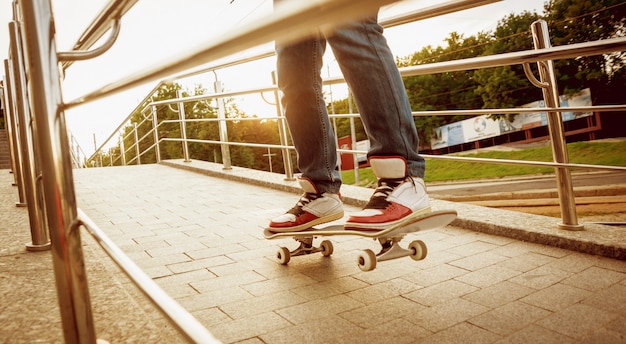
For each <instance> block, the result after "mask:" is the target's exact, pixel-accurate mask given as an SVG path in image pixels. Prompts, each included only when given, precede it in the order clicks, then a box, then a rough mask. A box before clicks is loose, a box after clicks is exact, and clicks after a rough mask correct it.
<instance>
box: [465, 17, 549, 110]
mask: <svg viewBox="0 0 626 344" xmlns="http://www.w3.org/2000/svg"><path fill="white" fill-rule="evenodd" d="M538 19H539V15H538V14H537V13H535V12H532V13H531V12H529V11H524V12H522V13H521V14H519V15H515V14H509V15H508V16H507V17H505V18H503V19H502V20H500V21H498V25H497V27H496V29H495V31H494V33H493V39H492V41H491V43H490V44H488V45H487V46H486V49H485V51H484V52H483V54H482V55H485V56H486V55H495V54H502V53H508V52H514V51H522V50H530V49H533V40H532V34H531V31H530V26H531V24H532V23H533V22H534V21H536V20H538ZM474 78H475V80H476V82H477V84H478V86H477V87H476V89H475V90H474V94H476V95H478V96H480V97H481V98H482V101H483V104H482V107H483V108H496V109H497V108H512V107H516V106H520V105H523V104H527V103H530V102H533V101H535V100H537V99H540V98H541V96H542V93H541V90H540V89H538V88H536V87H535V86H533V85H532V84H531V83H530V81H528V78H527V77H526V74H525V73H524V70H523V67H522V66H521V65H513V66H502V67H496V68H488V69H479V70H477V71H476V72H475V73H474ZM492 117H500V116H498V115H495V116H492Z"/></svg>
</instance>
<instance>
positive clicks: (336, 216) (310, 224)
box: [267, 211, 344, 233]
mask: <svg viewBox="0 0 626 344" xmlns="http://www.w3.org/2000/svg"><path fill="white" fill-rule="evenodd" d="M343 215H344V213H343V211H342V212H341V213H337V214H332V215H328V216H324V217H320V218H317V219H315V220H313V221H309V222H307V223H303V224H301V225H297V226H293V227H280V228H278V227H268V228H267V229H268V230H270V231H271V232H273V233H289V232H302V231H305V230H307V229H310V228H311V227H314V226H317V225H321V224H324V223H328V222H331V221H335V220H339V219H341V218H342V217H343Z"/></svg>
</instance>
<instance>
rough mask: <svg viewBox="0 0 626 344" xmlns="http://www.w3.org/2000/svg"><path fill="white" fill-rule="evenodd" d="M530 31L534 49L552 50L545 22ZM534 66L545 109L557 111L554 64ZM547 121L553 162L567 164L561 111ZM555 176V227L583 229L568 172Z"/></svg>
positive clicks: (559, 169)
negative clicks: (557, 209) (558, 207)
mask: <svg viewBox="0 0 626 344" xmlns="http://www.w3.org/2000/svg"><path fill="white" fill-rule="evenodd" d="M531 30H532V34H533V42H534V45H535V49H544V48H550V47H551V44H550V36H549V33H548V24H547V23H546V22H545V21H544V20H538V21H535V22H534V23H532V25H531ZM537 66H538V68H539V75H540V77H541V81H542V82H543V83H546V87H542V88H541V90H542V92H543V98H544V101H545V103H546V107H549V108H558V107H559V106H560V102H559V89H558V87H557V84H556V76H555V73H554V63H553V61H552V60H545V61H539V62H537ZM547 119H548V132H549V135H550V142H551V146H552V156H553V159H554V161H555V162H557V163H564V164H565V163H567V162H568V156H567V144H566V139H565V130H564V128H563V116H562V115H561V112H557V111H549V112H548V113H547ZM555 174H556V182H557V191H558V195H559V201H560V202H559V203H560V205H561V220H562V223H559V224H558V227H559V228H561V229H568V230H583V229H584V226H582V225H580V224H578V219H577V216H576V201H575V200H574V188H573V186H572V176H571V173H570V170H569V169H568V168H564V167H556V168H555Z"/></svg>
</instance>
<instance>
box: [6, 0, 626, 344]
mask: <svg viewBox="0 0 626 344" xmlns="http://www.w3.org/2000/svg"><path fill="white" fill-rule="evenodd" d="M391 2H393V1H391V0H386V1H384V0H378V1H367V2H362V1H361V2H357V1H350V0H332V1H331V0H315V1H313V0H312V1H308V2H306V4H302V3H300V4H294V6H287V7H284V8H282V9H280V10H277V11H275V12H274V14H273V15H272V16H270V17H268V18H265V19H264V20H260V21H258V22H255V23H253V24H251V25H248V26H244V27H242V28H240V29H239V30H235V31H233V32H230V33H229V34H227V35H224V36H223V37H222V38H221V39H220V40H218V41H215V42H211V43H210V44H207V45H205V46H203V47H201V48H199V49H198V50H196V51H193V52H190V53H188V54H186V55H182V56H181V57H180V58H179V59H177V60H174V61H169V62H168V63H166V64H165V65H160V66H155V67H154V68H151V69H149V70H147V71H145V72H142V73H139V74H136V75H132V76H129V77H127V78H124V79H122V80H119V81H117V82H115V83H112V84H109V85H105V86H103V87H101V88H99V89H98V90H96V91H93V92H91V93H88V94H85V95H84V96H82V97H80V98H78V99H74V100H71V101H68V102H63V101H62V98H61V87H60V80H61V75H62V74H63V72H64V70H65V69H66V68H69V67H71V65H72V63H73V61H77V60H83V59H89V58H93V57H95V56H98V55H99V54H101V53H103V52H104V51H106V50H107V49H108V48H110V47H111V46H112V45H113V44H114V43H115V40H116V37H117V34H118V33H119V30H120V19H121V18H122V17H123V15H124V14H125V13H126V12H127V11H128V10H129V9H130V8H131V7H132V6H133V5H134V4H135V3H136V0H134V1H133V0H128V1H124V0H111V1H110V2H109V3H108V5H107V6H106V7H105V8H104V9H103V10H102V11H101V13H100V14H99V15H98V16H97V17H96V19H94V20H93V21H92V23H91V24H90V26H89V27H88V28H87V29H86V30H85V32H84V33H83V34H82V35H81V36H80V38H79V39H78V41H77V43H76V44H75V46H74V48H73V50H72V51H70V52H59V51H57V48H56V46H55V41H54V39H52V38H54V28H53V27H51V25H50V23H53V22H54V21H53V13H52V9H51V6H50V3H49V1H46V0H14V1H13V19H14V20H13V21H12V22H11V23H9V27H10V34H11V46H10V51H9V56H8V58H7V59H6V60H4V71H5V79H4V80H3V84H2V92H1V93H0V94H2V96H3V104H5V114H6V119H7V120H6V123H7V129H8V131H9V134H10V135H9V137H10V140H9V141H10V147H11V148H10V149H11V153H12V154H11V156H12V170H13V172H14V175H15V179H16V184H17V185H18V190H19V198H20V203H19V204H21V205H24V206H27V207H28V210H29V220H30V228H31V237H32V243H30V244H28V245H27V249H29V250H45V249H51V251H52V258H53V268H54V272H55V279H56V284H57V291H58V296H59V303H60V309H61V317H62V323H63V333H64V336H65V341H66V342H71V343H78V342H80V343H95V342H96V341H97V340H96V337H97V336H96V333H95V329H94V321H93V314H92V311H91V305H90V299H89V290H88V283H87V279H86V274H85V271H84V265H85V264H84V261H83V259H84V258H83V253H82V248H81V239H80V229H81V228H84V229H86V231H87V232H88V233H89V234H91V235H92V236H93V237H94V238H95V239H96V240H97V242H98V243H99V244H100V245H101V246H102V247H103V249H104V250H105V252H107V254H108V255H109V256H110V257H111V258H112V259H113V260H114V261H115V262H116V263H117V264H118V265H119V266H120V267H121V268H122V270H123V271H124V272H125V273H126V274H127V275H128V276H129V277H130V278H131V280H133V281H134V282H135V284H136V285H137V286H138V287H139V288H140V289H141V290H142V291H143V292H144V293H145V294H146V295H147V296H148V297H149V299H150V300H151V301H152V302H153V303H154V304H155V305H156V306H157V308H158V309H159V310H161V311H162V312H163V314H164V315H165V316H166V317H167V318H168V319H169V320H170V321H171V322H172V324H173V325H174V326H175V327H176V328H177V329H179V330H180V332H181V333H182V334H183V336H184V337H185V338H186V339H187V340H189V341H190V342H216V341H217V340H216V339H215V338H214V337H213V336H212V335H211V334H210V333H209V331H207V330H206V329H205V328H204V327H203V326H202V325H201V324H200V323H199V322H198V321H197V320H195V319H194V318H193V317H192V316H191V315H190V314H189V313H188V312H187V311H185V310H184V309H183V308H181V307H180V306H179V305H178V304H176V302H174V301H173V300H172V299H171V298H169V297H168V296H167V295H165V294H164V293H163V291H162V290H161V289H160V288H159V287H158V286H157V285H156V284H155V283H154V282H153V281H152V280H151V279H150V278H149V277H148V276H146V275H145V274H144V273H143V272H142V271H141V270H140V269H139V268H138V267H137V266H136V265H135V264H134V263H133V262H132V261H131V260H130V259H128V257H127V256H126V255H125V254H124V253H123V252H122V251H121V250H119V248H117V247H116V246H115V245H114V244H113V243H112V242H111V241H110V240H109V239H108V238H107V237H106V235H105V234H104V233H103V232H102V231H101V230H100V229H99V228H98V226H97V225H96V224H95V223H93V221H91V220H90V219H89V218H88V217H87V215H86V214H84V213H83V212H82V211H80V209H78V208H77V205H76V201H75V191H74V185H73V175H72V168H73V167H81V166H83V164H84V162H85V161H89V160H91V161H98V163H99V164H101V160H100V157H101V156H102V154H103V153H102V152H101V151H102V150H103V149H104V147H105V146H107V145H110V143H111V142H113V141H114V140H121V141H120V142H121V143H122V144H120V155H119V157H118V159H120V161H121V164H128V163H136V164H140V163H141V156H142V155H143V154H146V152H147V151H150V150H152V151H154V153H155V156H156V157H157V161H159V160H160V148H159V145H160V144H161V143H162V142H166V141H177V142H180V143H181V145H182V146H183V147H184V149H183V151H184V158H185V159H186V160H189V153H188V144H189V143H191V142H194V143H202V144H214V145H219V146H220V147H221V153H222V156H223V162H224V167H225V168H229V167H230V164H231V162H230V159H229V150H228V148H229V147H230V146H233V145H246V146H253V147H262V148H273V149H280V150H282V152H283V160H284V166H285V171H286V178H292V177H293V175H292V174H293V171H292V170H291V161H290V159H289V156H290V153H289V150H292V149H293V147H291V146H289V145H288V144H287V142H288V132H287V130H286V125H285V123H284V117H283V116H282V110H281V109H280V106H279V105H277V114H276V116H275V117H274V118H273V119H275V120H277V123H278V127H277V130H279V132H280V134H279V137H280V139H281V144H280V145H267V144H254V143H242V142H231V141H229V140H228V132H227V130H226V128H227V127H226V122H227V121H229V120H233V119H229V118H226V116H225V114H224V113H223V109H220V108H219V107H218V118H217V119H214V121H217V122H218V123H219V128H220V140H215V141H209V140H199V139H197V138H193V137H191V138H190V137H187V136H186V132H185V129H184V128H185V127H186V125H185V123H189V122H192V121H200V120H192V119H188V118H185V114H184V111H180V110H179V115H180V118H179V119H178V120H176V121H164V120H161V121H159V120H158V118H157V116H156V111H155V108H156V107H157V106H160V105H166V104H176V105H178V106H179V109H184V107H183V106H182V105H183V104H184V103H186V102H197V101H201V100H205V99H217V100H220V99H224V98H228V97H232V96H236V95H244V94H253V93H267V92H271V93H273V95H274V97H275V101H276V104H280V102H279V101H278V96H279V94H278V89H277V88H276V86H275V85H271V86H268V87H265V88H256V89H253V90H241V91H236V92H224V91H223V90H221V88H219V85H220V83H219V81H217V82H216V85H217V88H216V90H215V93H213V94H211V95H207V96H202V97H186V98H183V97H182V96H181V95H180V94H179V96H178V97H177V98H176V99H171V100H167V101H159V102H149V97H150V96H151V94H149V95H148V96H147V97H146V99H144V101H142V102H140V104H145V103H148V105H147V106H145V107H143V105H141V107H138V108H137V109H134V110H133V111H132V112H131V114H132V113H134V112H136V111H145V112H144V113H145V114H147V115H146V116H145V119H144V121H143V122H141V123H132V124H130V115H129V117H128V118H127V119H126V120H125V121H123V122H122V123H121V124H120V126H119V127H118V128H117V129H116V130H115V131H114V132H113V133H112V134H111V136H110V137H109V138H108V139H107V140H106V141H105V142H104V143H103V144H102V145H101V146H100V147H99V148H98V150H97V152H96V154H95V155H94V156H92V157H90V158H88V159H87V158H85V157H84V154H83V153H82V151H81V150H80V148H79V147H77V145H76V144H75V141H74V140H73V139H72V137H71V135H69V134H68V131H67V127H66V123H65V118H64V111H65V110H67V109H69V108H72V107H76V106H80V105H81V104H84V103H87V102H91V101H94V100H96V99H100V98H103V97H107V96H112V95H114V94H116V93H119V92H122V91H125V90H128V89H129V88H132V87H134V86H136V85H139V84H143V83H146V82H155V81H159V80H164V79H165V78H167V79H168V80H172V77H173V76H174V79H175V78H181V77H186V76H189V75H191V74H193V73H204V72H213V71H216V70H219V69H221V68H225V67H227V66H234V65H238V64H242V63H247V62H250V61H253V60H257V59H261V58H265V57H268V56H271V55H272V54H273V53H272V52H266V53H261V54H258V55H255V56H251V57H248V58H245V59H233V60H231V61H230V62H228V63H226V64H215V65H213V66H211V67H209V68H208V69H205V70H202V71H200V72H192V73H188V72H187V71H188V70H189V69H191V68H192V67H195V66H198V65H200V64H207V63H212V62H213V61H217V60H218V59H222V58H226V57H229V56H231V55H232V54H234V53H237V52H239V51H243V50H245V49H248V48H251V47H255V46H257V45H259V44H262V43H267V42H270V41H272V40H273V39H274V38H275V37H281V39H284V40H286V41H296V40H297V39H300V38H302V37H304V36H305V35H307V33H308V31H309V28H310V27H331V26H333V25H337V24H339V23H341V22H343V21H348V20H351V19H354V18H357V17H359V16H362V15H364V14H367V13H371V12H372V11H374V10H375V9H377V8H378V7H379V6H382V5H385V4H388V3H391ZM489 2H494V1H491V0H488V1H460V0H455V1H449V2H446V3H443V4H440V5H437V6H433V7H429V8H424V9H420V10H417V11H415V12H412V13H407V14H404V15H402V16H397V17H394V18H388V19H387V20H386V21H383V22H382V24H383V25H384V26H387V27H389V26H394V25H401V24H403V23H407V22H410V21H414V20H420V19H424V18H429V17H434V16H438V15H442V14H446V13H450V12H454V11H458V10H462V9H466V8H470V7H475V6H480V5H483V4H486V3H489ZM532 31H533V36H534V42H535V48H536V49H535V50H531V51H522V52H516V53H509V54H501V55H496V56H485V57H480V58H472V59H466V60H457V61H449V62H442V63H433V64H427V65H420V66H414V67H407V68H403V69H402V70H401V73H402V75H403V76H411V75H423V74H432V73H442V72H451V71H459V70H468V69H474V68H488V67H497V66H504V65H512V64H523V65H524V66H525V69H526V70H527V71H528V73H527V75H528V77H529V79H530V80H531V82H532V83H533V84H534V85H536V86H537V87H540V88H541V89H542V90H543V95H544V100H545V102H546V105H547V107H546V108H540V109H538V108H535V109H533V108H530V109H487V110H485V109H480V110H475V111H473V110H465V111H446V113H445V114H446V115H454V114H478V113H480V114H485V113H520V112H547V113H548V119H549V121H548V126H549V134H550V140H551V143H552V150H553V154H554V162H552V163H546V162H527V161H506V160H493V159H476V158H475V159H470V158H461V157H451V156H426V158H429V159H455V160H462V161H475V162H482V163H505V164H527V165H540V166H551V167H554V168H555V172H556V173H555V174H556V184H557V185H558V190H559V199H560V204H561V213H562V223H561V224H559V227H560V228H561V229H569V230H581V229H583V226H582V225H580V224H578V221H577V216H576V208H575V203H574V197H573V190H572V184H571V176H570V170H571V169H574V168H585V169H611V170H625V169H624V168H620V167H614V166H598V165H577V164H570V163H569V162H568V156H567V150H566V147H565V136H564V133H563V124H562V117H561V112H562V111H563V109H562V108H560V107H559V102H558V93H557V88H556V81H555V78H554V70H553V66H552V60H555V59H565V58H574V57H577V56H587V55H597V54H605V53H611V52H615V51H623V50H625V48H626V38H624V37H621V38H614V39H607V40H603V41H597V42H588V43H580V44H572V45H568V46H561V47H551V46H550V42H549V37H548V35H547V27H546V24H545V22H537V23H535V24H533V26H532ZM107 32H111V33H110V37H109V38H108V39H107V40H106V41H105V43H104V44H103V45H102V46H101V47H99V48H96V49H93V50H89V49H91V48H92V46H93V45H94V43H95V42H96V41H98V40H99V39H100V38H102V37H103V36H104V35H105V34H106V33H107ZM25 47H28V51H26V50H25ZM531 63H537V66H538V70H539V77H538V78H537V77H535V76H533V75H532V73H531V72H530V67H529V66H530V64H531ZM27 71H28V73H27ZM185 73H187V74H185ZM27 75H28V80H26V76H27ZM325 83H327V84H336V83H343V79H342V78H341V77H335V78H327V79H326V80H325ZM161 84H162V83H159V84H158V85H157V86H156V87H155V89H154V90H157V89H158V88H159V87H160V85H161ZM217 103H218V104H220V102H219V101H218V102H217ZM222 104H223V103H222ZM624 109H626V106H624V105H615V106H592V107H579V108H567V111H623V110H624ZM414 115H415V116H433V115H443V113H441V112H436V111H433V112H415V113H414ZM355 116H356V115H351V117H355ZM237 120H241V119H237ZM204 121H206V119H205V120H204ZM166 123H178V124H179V125H180V127H181V128H182V130H181V137H180V138H167V139H164V138H159V136H158V128H159V126H161V125H164V124H166ZM128 125H132V127H133V130H131V131H130V133H129V134H128V135H132V140H131V141H133V142H134V143H133V144H132V145H131V146H130V147H124V145H123V142H124V141H125V140H127V139H129V138H128V137H122V138H120V137H119V132H120V130H121V129H123V128H125V127H127V126H128ZM144 125H146V126H150V129H149V130H148V131H146V133H145V134H143V135H142V136H141V137H139V135H138V130H137V127H139V126H144ZM143 140H152V143H151V144H149V145H148V148H147V149H146V150H142V151H140V150H139V143H140V142H142V141H143ZM131 152H132V154H130V153H131ZM340 152H342V153H352V154H356V153H364V152H360V151H356V150H340ZM127 153H128V154H129V155H132V156H133V157H132V158H131V159H128V160H127V159H126V154H127ZM108 154H109V155H110V156H112V155H113V154H112V152H109V153H108Z"/></svg>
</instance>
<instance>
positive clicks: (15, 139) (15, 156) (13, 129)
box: [4, 60, 26, 207]
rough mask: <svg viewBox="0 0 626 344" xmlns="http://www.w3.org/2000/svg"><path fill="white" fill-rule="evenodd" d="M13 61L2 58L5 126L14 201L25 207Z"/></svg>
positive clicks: (16, 204)
mask: <svg viewBox="0 0 626 344" xmlns="http://www.w3.org/2000/svg"><path fill="white" fill-rule="evenodd" d="M13 63H15V62H14V61H10V60H4V70H5V75H6V79H5V82H6V83H7V85H6V86H7V88H6V89H7V96H6V99H7V100H8V104H7V106H6V107H5V110H6V113H7V115H8V116H7V119H8V121H7V122H6V123H7V128H8V129H9V134H10V137H9V144H10V145H11V146H10V148H11V157H12V159H11V162H12V163H13V177H14V179H15V185H16V186H17V195H18V201H17V203H15V206H17V207H25V206H26V201H25V195H24V176H23V175H22V157H21V149H20V134H19V123H18V121H17V114H16V111H15V108H16V106H17V105H16V102H17V100H16V95H15V86H14V85H13V81H14V79H15V78H14V76H13V67H12V66H13Z"/></svg>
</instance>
